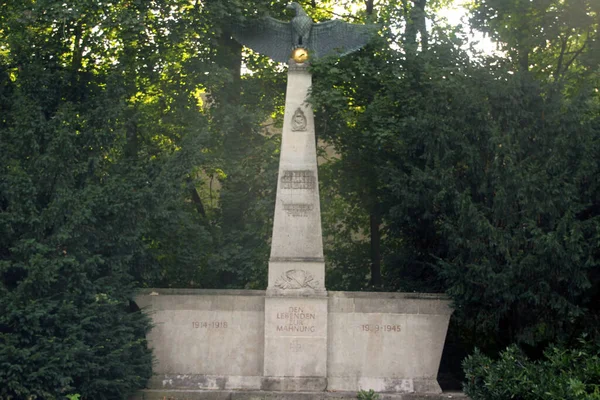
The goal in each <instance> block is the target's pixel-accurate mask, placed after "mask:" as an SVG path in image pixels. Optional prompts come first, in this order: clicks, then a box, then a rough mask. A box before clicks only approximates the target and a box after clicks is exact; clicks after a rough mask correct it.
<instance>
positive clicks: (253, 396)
mask: <svg viewBox="0 0 600 400" xmlns="http://www.w3.org/2000/svg"><path fill="white" fill-rule="evenodd" d="M379 399H380V400H451V399H453V400H468V397H467V396H466V395H465V394H464V393H460V392H448V393H440V394H416V393H393V394H392V393H381V394H380V395H379ZM130 400H356V392H287V391H286V392H277V391H275V392H274V391H262V390H261V391H220V390H196V391H176V390H143V391H140V392H139V393H137V394H136V395H135V396H132V397H131V398H130Z"/></svg>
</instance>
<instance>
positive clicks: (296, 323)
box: [275, 307, 317, 343]
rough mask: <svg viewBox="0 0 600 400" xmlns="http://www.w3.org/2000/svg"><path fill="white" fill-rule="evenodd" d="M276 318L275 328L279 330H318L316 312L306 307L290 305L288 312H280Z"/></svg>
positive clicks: (300, 331) (311, 331)
mask: <svg viewBox="0 0 600 400" xmlns="http://www.w3.org/2000/svg"><path fill="white" fill-rule="evenodd" d="M276 319H277V325H276V327H275V330H276V331H277V332H298V333H302V332H307V333H309V332H310V333H313V332H315V331H316V330H317V328H316V326H315V320H316V314H315V313H314V312H310V311H309V310H305V309H304V307H289V308H288V310H287V311H286V312H278V313H277V316H276ZM296 343H298V342H296Z"/></svg>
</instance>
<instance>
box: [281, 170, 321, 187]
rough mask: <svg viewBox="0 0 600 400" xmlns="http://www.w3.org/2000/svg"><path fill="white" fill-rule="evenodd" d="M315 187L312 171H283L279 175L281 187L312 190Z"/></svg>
mask: <svg viewBox="0 0 600 400" xmlns="http://www.w3.org/2000/svg"><path fill="white" fill-rule="evenodd" d="M315 187H316V179H315V174H314V172H313V171H311V170H301V171H283V176H282V177H281V188H282V189H301V190H314V189H315Z"/></svg>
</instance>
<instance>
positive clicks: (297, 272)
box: [264, 59, 327, 390]
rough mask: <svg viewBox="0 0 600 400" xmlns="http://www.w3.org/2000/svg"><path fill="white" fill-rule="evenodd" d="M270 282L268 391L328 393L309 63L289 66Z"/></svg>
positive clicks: (268, 298) (266, 313) (266, 338)
mask: <svg viewBox="0 0 600 400" xmlns="http://www.w3.org/2000/svg"><path fill="white" fill-rule="evenodd" d="M288 64H289V69H288V82H287V92H286V99H285V113H284V122H283V132H282V138H281V153H280V162H279V178H278V182H277V199H276V205H275V218H274V222H273V240H272V245H271V257H270V260H269V284H268V288H267V295H266V296H267V297H266V300H265V350H264V351H265V356H264V376H265V381H264V382H265V383H266V386H267V387H266V388H268V389H273V390H324V389H325V388H326V385H327V383H326V382H327V379H326V377H327V292H326V291H325V286H324V279H325V264H324V260H323V238H322V234H321V209H320V204H319V184H318V174H317V153H316V142H315V128H314V118H313V111H312V108H311V106H310V105H309V104H307V102H306V99H307V95H308V91H309V89H310V87H311V74H310V72H309V71H308V64H307V63H297V62H296V61H294V60H293V59H290V61H289V63H288Z"/></svg>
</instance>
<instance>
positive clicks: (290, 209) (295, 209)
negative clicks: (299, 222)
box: [283, 203, 315, 217]
mask: <svg viewBox="0 0 600 400" xmlns="http://www.w3.org/2000/svg"><path fill="white" fill-rule="evenodd" d="M314 207H315V206H314V205H313V204H308V203H283V209H284V210H285V212H286V214H287V215H289V216H290V217H308V213H309V212H311V211H312V210H313V208H314Z"/></svg>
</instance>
